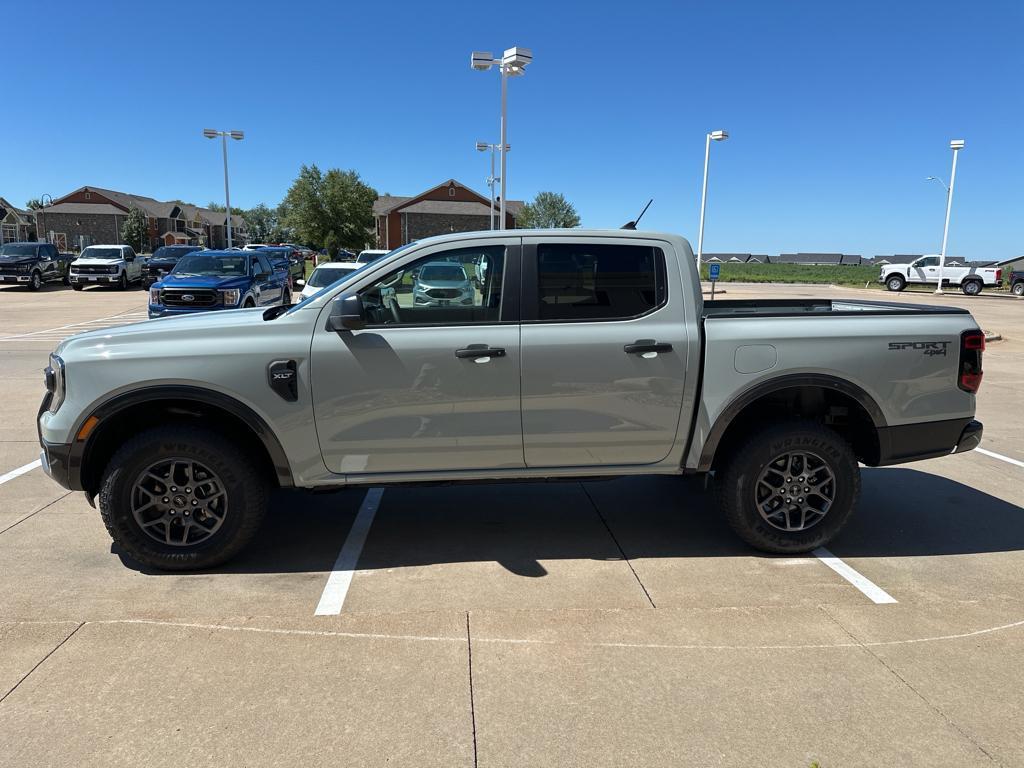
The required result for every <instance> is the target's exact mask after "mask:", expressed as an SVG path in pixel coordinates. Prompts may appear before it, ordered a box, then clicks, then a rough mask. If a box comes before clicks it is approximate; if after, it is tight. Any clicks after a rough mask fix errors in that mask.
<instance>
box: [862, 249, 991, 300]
mask: <svg viewBox="0 0 1024 768" xmlns="http://www.w3.org/2000/svg"><path fill="white" fill-rule="evenodd" d="M878 282H880V283H882V284H883V285H885V287H886V288H888V289H889V290H890V291H902V290H903V289H904V288H906V287H907V286H908V285H928V284H931V285H935V286H938V284H939V257H938V256H935V255H929V256H922V257H921V258H919V259H917V260H916V261H912V262H910V263H909V264H884V265H883V266H882V270H881V272H879V274H878ZM1002 282H1003V270H1001V269H997V268H996V267H971V266H967V267H952V266H950V265H949V260H948V259H947V261H946V265H945V267H943V269H942V284H943V285H944V286H948V285H953V286H958V287H959V288H960V290H961V291H963V292H964V293H965V294H966V295H968V296H977V295H978V294H979V293H981V289H982V288H984V287H986V286H988V287H989V288H998V287H999V286H1000V285H1001V284H1002Z"/></svg>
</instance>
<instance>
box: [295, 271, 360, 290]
mask: <svg viewBox="0 0 1024 768" xmlns="http://www.w3.org/2000/svg"><path fill="white" fill-rule="evenodd" d="M355 271H356V268H355V267H317V268H316V269H314V270H313V274H312V275H310V276H309V280H307V281H306V285H311V286H313V287H314V288H323V287H325V286H328V285H330V284H331V283H336V282H337V281H338V280H341V279H342V278H343V277H348V276H349V275H350V274H352V273H353V272H355Z"/></svg>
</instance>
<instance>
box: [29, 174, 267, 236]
mask: <svg viewBox="0 0 1024 768" xmlns="http://www.w3.org/2000/svg"><path fill="white" fill-rule="evenodd" d="M133 208H137V209H139V210H140V211H142V213H143V215H145V217H146V222H147V229H148V231H147V240H148V242H147V243H146V244H145V246H146V247H145V248H144V249H143V250H154V249H156V248H158V247H160V246H161V245H174V244H181V245H204V246H207V247H209V248H224V247H226V246H227V227H226V222H225V219H226V216H225V214H224V213H223V212H218V211H211V210H208V209H206V208H199V207H198V206H194V205H188V204H186V203H182V202H178V201H170V202H164V201H161V200H156V199H154V198H152V197H145V196H144V195H132V194H128V193H126V192H117V191H114V190H112V189H101V188H99V187H80V188H79V189H76V190H75V191H74V192H71V193H69V194H67V195H64V196H63V197H61V198H58V199H57V200H54V201H53V205H47V206H46V207H44V208H41V209H39V210H38V211H36V212H35V213H36V230H37V233H38V235H39V237H40V238H41V239H44V240H49V241H50V242H53V243H55V244H57V246H58V247H60V248H74V249H78V248H80V247H82V246H85V245H90V244H92V243H112V244H117V243H121V242H122V238H121V228H122V227H123V226H124V220H125V218H126V217H127V216H128V213H129V212H130V211H131V210H132V209H133ZM231 230H232V241H233V244H235V245H243V244H244V243H245V242H246V234H247V233H246V226H245V220H244V219H243V218H242V217H241V216H232V217H231Z"/></svg>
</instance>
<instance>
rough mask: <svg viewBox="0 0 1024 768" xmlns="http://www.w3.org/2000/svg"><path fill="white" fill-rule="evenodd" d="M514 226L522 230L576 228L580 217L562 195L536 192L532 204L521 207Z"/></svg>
mask: <svg viewBox="0 0 1024 768" xmlns="http://www.w3.org/2000/svg"><path fill="white" fill-rule="evenodd" d="M516 224H517V226H519V227H520V228H523V229H527V228H534V227H543V228H545V229H547V228H568V227H578V226H579V225H580V215H579V214H578V213H576V209H575V208H574V207H573V204H572V203H570V202H569V201H568V200H566V199H565V196H564V195H562V194H560V193H558V192H538V193H537V196H536V197H535V198H534V199H533V202H532V203H527V204H526V205H524V206H523V210H522V212H521V213H520V214H519V216H518V218H517V222H516Z"/></svg>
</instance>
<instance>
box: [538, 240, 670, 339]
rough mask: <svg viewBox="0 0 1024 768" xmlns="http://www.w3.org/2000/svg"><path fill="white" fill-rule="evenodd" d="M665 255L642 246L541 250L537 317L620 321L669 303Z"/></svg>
mask: <svg viewBox="0 0 1024 768" xmlns="http://www.w3.org/2000/svg"><path fill="white" fill-rule="evenodd" d="M665 296H666V290H665V255H664V253H663V252H662V251H661V249H660V248H652V247H649V246H642V245H583V244H575V243H574V244H541V245H538V246H537V298H538V304H539V306H538V312H537V318H538V319H540V320H616V319H624V318H629V317H636V316H638V315H643V314H645V313H647V312H650V311H651V310H653V309H655V308H656V307H658V306H660V305H661V304H663V303H664V302H665Z"/></svg>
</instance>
